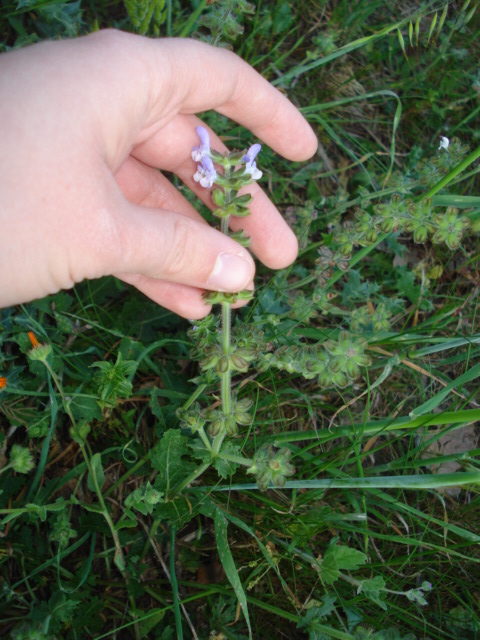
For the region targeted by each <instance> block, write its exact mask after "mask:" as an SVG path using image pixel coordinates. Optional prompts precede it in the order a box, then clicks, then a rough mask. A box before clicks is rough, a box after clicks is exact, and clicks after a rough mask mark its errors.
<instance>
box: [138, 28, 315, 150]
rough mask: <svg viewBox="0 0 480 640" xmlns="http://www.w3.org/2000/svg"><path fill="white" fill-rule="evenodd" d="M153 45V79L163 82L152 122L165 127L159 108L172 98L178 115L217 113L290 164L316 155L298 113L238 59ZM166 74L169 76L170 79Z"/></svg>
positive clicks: (172, 42) (203, 49) (156, 89)
mask: <svg viewBox="0 0 480 640" xmlns="http://www.w3.org/2000/svg"><path fill="white" fill-rule="evenodd" d="M148 42H149V45H150V47H151V52H152V56H151V57H150V63H151V64H153V67H154V68H153V69H152V68H150V73H151V74H152V76H153V80H154V81H155V75H157V79H158V82H154V85H153V87H152V92H151V96H150V99H151V100H152V103H151V109H152V111H151V116H150V117H151V118H152V117H153V119H155V116H157V117H158V119H159V120H160V121H163V125H164V124H166V122H165V117H164V115H163V114H162V115H163V118H162V115H161V114H160V113H159V111H158V107H160V108H161V109H164V108H165V96H168V97H169V99H168V102H169V103H170V105H171V106H173V110H176V112H177V113H182V114H194V113H200V112H203V111H208V110H210V109H214V110H216V111H217V112H218V113H220V114H222V115H225V116H227V117H228V118H231V119H232V120H235V122H238V123H239V124H241V125H243V126H244V127H246V128H248V129H250V131H251V132H252V133H254V134H255V135H256V136H257V137H258V138H259V139H260V140H262V141H263V142H265V143H266V144H268V145H269V146H270V147H271V148H272V149H274V150H275V151H277V152H278V153H280V154H281V155H282V156H284V157H286V158H288V159H290V160H306V159H307V158H310V157H311V156H312V155H313V154H314V153H315V151H316V149H317V139H316V136H315V134H314V132H313V130H312V129H311V127H310V125H309V124H308V122H307V121H306V120H305V118H304V117H303V116H302V115H301V113H300V112H299V110H298V109H297V108H296V107H295V106H294V105H293V104H292V103H291V102H290V100H288V99H287V98H286V97H285V96H284V95H283V94H282V93H280V91H278V90H277V89H275V88H274V87H273V86H272V85H271V84H270V83H269V82H268V81H267V80H265V79H264V78H262V76H261V75H260V74H259V73H257V71H255V70H254V69H253V68H252V67H251V66H250V65H249V64H247V63H246V62H244V61H243V60H242V59H241V58H239V57H238V56H237V55H235V54H234V53H232V52H230V51H227V50H225V49H219V48H216V47H212V46H210V45H207V44H204V43H201V42H197V41H194V40H186V39H178V38H172V39H167V40H163V41H161V42H160V43H159V42H158V41H157V42H155V41H148ZM165 68H169V70H170V73H167V74H165ZM155 69H156V70H157V71H156V72H155ZM174 105H175V106H176V109H175V106H174ZM170 113H172V112H170ZM173 115H174V113H172V117H173ZM152 124H153V123H152Z"/></svg>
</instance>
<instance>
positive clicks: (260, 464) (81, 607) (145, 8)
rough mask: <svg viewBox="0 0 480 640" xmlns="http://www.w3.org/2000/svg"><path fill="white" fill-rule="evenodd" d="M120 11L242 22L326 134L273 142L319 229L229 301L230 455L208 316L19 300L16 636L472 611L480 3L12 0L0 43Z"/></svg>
mask: <svg viewBox="0 0 480 640" xmlns="http://www.w3.org/2000/svg"><path fill="white" fill-rule="evenodd" d="M108 26H114V27H117V28H122V29H125V30H130V31H136V32H139V33H145V34H148V35H152V36H157V35H160V36H194V37H197V38H202V39H204V40H206V41H209V42H212V43H214V44H216V45H217V46H229V47H231V48H232V49H233V50H234V51H236V52H237V53H239V54H240V55H242V56H243V57H244V58H245V59H246V60H248V61H249V62H250V63H251V64H253V65H255V67H256V68H257V69H258V70H259V71H260V72H261V73H262V74H263V75H264V76H265V77H267V78H268V79H269V80H270V81H271V82H273V83H274V84H275V85H276V86H277V87H278V88H279V89H281V90H282V91H283V92H285V93H286V95H288V97H289V98H290V99H291V100H292V101H293V102H295V103H296V104H298V105H299V106H300V107H301V108H302V110H303V112H304V114H305V116H306V117H307V118H308V119H309V121H310V122H311V123H312V126H313V127H314V128H315V130H316V132H317V135H318V138H319V142H320V146H319V151H318V153H317V155H316V156H315V157H314V158H312V160H311V161H309V162H308V163H303V164H298V165H292V164H291V163H287V162H286V161H284V160H282V159H281V158H278V157H275V156H274V155H273V154H272V153H271V152H269V150H267V149H263V150H262V157H261V160H260V159H259V162H261V167H262V170H263V171H264V172H265V174H266V179H265V180H264V182H263V186H264V188H265V189H266V190H267V191H268V192H269V195H270V196H271V198H272V199H273V200H274V202H275V203H276V204H277V206H278V207H279V208H280V209H281V210H282V211H283V212H284V214H285V216H286V218H287V219H288V220H289V222H290V223H291V225H292V226H293V228H294V229H295V231H296V233H297V235H298V237H299V244H300V256H299V259H298V260H297V262H296V263H295V265H293V266H292V267H290V268H289V269H286V270H284V271H282V272H278V273H275V274H272V273H270V272H268V270H267V269H265V268H261V267H260V268H259V276H258V280H257V293H256V296H255V299H254V300H253V301H251V302H250V303H249V305H248V306H247V307H245V308H244V309H242V310H241V311H239V312H237V313H236V319H235V321H234V323H233V327H232V339H233V340H234V341H235V344H236V345H237V346H238V348H241V349H244V353H247V351H248V357H249V359H250V360H249V365H250V368H249V370H248V372H246V368H242V366H240V367H239V368H238V367H237V370H236V371H235V375H234V376H233V378H232V393H233V394H234V397H235V399H236V400H235V401H236V402H237V407H238V406H240V407H241V408H242V407H243V408H246V407H247V406H248V407H250V408H249V410H248V413H249V415H250V417H249V418H248V419H247V418H246V417H245V414H246V413H247V411H246V410H245V411H241V412H240V413H239V415H240V414H241V419H238V420H237V425H236V427H235V429H233V430H231V433H229V434H228V439H227V440H226V444H224V445H223V446H224V449H223V451H222V452H221V455H219V456H217V457H214V456H213V457H208V456H207V457H205V451H203V450H201V446H199V442H200V441H201V438H200V439H199V436H198V435H196V434H198V432H199V428H198V424H199V421H200V422H202V429H203V425H205V424H206V425H207V426H206V427H205V428H206V429H210V430H211V433H212V434H213V437H215V433H214V430H215V429H214V424H215V414H213V413H211V412H212V411H215V410H217V408H218V406H219V405H220V400H219V395H218V394H217V391H218V387H216V386H215V385H216V383H217V379H216V378H215V376H214V375H213V373H212V367H209V362H210V361H211V345H212V340H213V339H215V338H216V336H217V335H218V331H219V324H218V320H217V318H216V317H215V316H210V317H209V318H207V319H206V320H204V321H202V322H200V323H197V326H196V329H195V331H192V327H191V325H189V324H188V323H187V322H186V321H183V320H181V319H179V318H177V317H175V316H173V315H172V314H170V313H168V312H166V311H164V310H163V309H161V308H159V307H156V306H155V305H154V304H153V303H152V302H149V301H147V300H145V298H143V297H142V295H141V294H139V293H137V292H135V291H133V290H132V289H130V288H127V287H126V286H125V285H124V284H122V283H120V282H119V281H117V280H114V279H102V280H98V281H93V282H89V283H88V282H86V283H82V284H80V285H78V286H77V287H76V288H75V289H74V290H73V291H69V292H61V293H59V294H57V295H55V296H51V297H50V298H48V299H44V300H41V301H37V302H34V303H31V304H28V305H22V306H19V307H16V308H11V309H5V310H2V311H0V329H1V332H0V424H1V426H2V432H1V435H0V491H1V494H0V518H1V520H0V536H1V537H0V636H1V637H2V638H8V639H10V638H11V639H12V640H14V639H16V640H20V639H25V640H26V639H33V638H42V639H43V638H48V639H52V638H65V639H67V640H77V639H79V638H82V640H83V639H87V638H95V639H97V640H100V639H101V638H115V637H116V638H152V639H155V640H157V639H158V640H167V639H170V638H201V639H207V638H210V639H213V638H217V639H218V640H220V639H224V638H227V639H232V640H233V639H240V638H248V637H254V638H262V639H263V638H265V639H267V640H269V639H272V640H273V639H274V638H275V639H276V638H280V637H282V638H288V639H293V638H309V639H310V640H324V639H327V638H338V639H349V640H354V639H355V640H360V639H363V638H371V639H373V638H375V639H377V640H387V639H391V640H400V639H402V640H407V639H408V640H413V639H415V638H418V639H420V638H422V639H423V638H428V639H430V640H437V639H438V640H440V639H445V638H455V639H463V640H470V639H473V638H477V637H480V618H479V614H478V611H479V606H478V604H479V598H480V590H479V588H478V585H479V584H480V569H479V563H480V552H479V549H480V547H479V543H480V494H479V490H478V487H479V483H480V469H479V453H480V445H479V441H478V422H479V420H480V408H479V405H478V402H479V396H478V378H479V377H480V361H479V355H480V327H479V315H478V311H479V310H478V300H479V297H478V292H479V271H478V257H479V241H478V231H479V230H480V196H479V195H478V193H479V186H480V181H479V165H478V157H479V156H480V142H479V137H480V134H479V130H478V128H477V126H476V123H477V122H478V112H479V111H480V103H479V97H480V76H479V73H478V60H479V58H480V38H479V36H480V23H479V16H478V10H477V4H476V3H474V2H470V1H469V0H466V1H465V2H463V3H462V2H445V1H443V0H439V1H438V2H430V1H429V2H422V3H420V2H406V1H405V2H403V1H402V2H396V3H385V2H380V0H379V1H372V0H356V1H355V2H352V1H351V0H315V1H312V2H308V3H305V2H299V1H295V0H292V1H290V2H288V1H286V0H271V1H268V2H261V3H256V4H254V5H247V3H245V2H243V1H242V0H238V1H233V0H232V1H229V0H219V1H218V2H214V3H207V2H204V1H200V2H191V3H190V2H185V1H183V0H182V1H181V2H180V1H179V2H175V3H173V2H168V1H165V2H163V1H162V2H154V3H149V2H140V0H135V1H130V0H129V1H128V2H127V1H126V2H125V3H123V2H118V1H116V0H114V1H110V2H105V1H104V0H102V1H101V2H97V3H92V2H86V1H84V2H61V1H59V2H45V1H44V0H42V1H38V0H36V1H35V0H33V1H28V2H5V3H3V11H2V16H1V17H0V34H1V42H2V49H3V50H9V49H11V48H14V47H20V46H24V45H26V44H29V43H32V42H35V41H38V40H41V39H44V38H58V37H63V38H64V37H73V36H77V35H80V34H83V33H88V32H89V31H92V30H94V29H97V28H104V27H108ZM208 118H210V120H209V124H211V125H212V126H213V127H214V128H215V129H216V130H217V131H218V132H219V133H220V134H222V135H225V136H228V141H229V144H230V141H231V146H232V147H236V148H238V149H241V148H244V147H247V146H248V145H249V144H250V142H251V141H250V140H249V137H248V135H247V134H245V132H244V131H243V130H241V129H240V127H237V126H236V125H233V126H232V124H231V123H226V122H225V120H224V119H222V118H221V117H219V116H216V115H215V114H208ZM443 137H446V138H448V139H449V145H448V148H445V145H443V148H440V147H441V146H442V145H441V141H442V138H443ZM192 170H193V167H192ZM179 188H183V187H181V186H180V187H179ZM209 349H210V351H209ZM209 358H210V360H209ZM210 364H211V362H210ZM237 364H238V363H237ZM240 364H242V363H240ZM242 403H243V404H242ZM205 407H210V409H209V410H206V409H205ZM209 411H210V413H209ZM212 429H213V431H212ZM203 434H204V435H205V431H203ZM205 437H206V436H205ZM200 445H201V442H200ZM243 459H248V460H250V461H251V462H253V463H254V465H253V466H255V465H256V470H257V471H258V469H260V470H261V473H253V472H252V465H251V466H250V469H247V468H245V467H244V466H242V464H243V463H242V462H241V460H243ZM282 465H283V467H282ZM280 467H282V468H283V469H284V470H287V472H288V473H283V474H282V473H280V471H281V468H280ZM293 467H294V468H295V473H294V475H292V474H291V473H290V472H291V471H292V469H293ZM279 469H280V471H279ZM248 470H250V471H251V472H250V473H247V471H248ZM253 471H255V469H253ZM255 476H256V480H257V482H255ZM279 478H280V481H278V480H279ZM185 479H188V480H190V482H189V483H188V486H187V484H186V480H185ZM275 483H276V484H275Z"/></svg>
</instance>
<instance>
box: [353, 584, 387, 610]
mask: <svg viewBox="0 0 480 640" xmlns="http://www.w3.org/2000/svg"><path fill="white" fill-rule="evenodd" d="M384 589H385V580H384V579H383V578H382V576H375V577H374V578H370V579H368V580H363V581H362V582H361V583H360V585H359V587H358V589H357V593H363V594H364V595H366V596H367V598H368V599H369V600H371V601H372V602H375V604H377V605H378V606H380V607H381V608H382V609H383V610H384V611H386V610H387V605H386V604H385V602H384V601H383V598H382V591H383V590H384Z"/></svg>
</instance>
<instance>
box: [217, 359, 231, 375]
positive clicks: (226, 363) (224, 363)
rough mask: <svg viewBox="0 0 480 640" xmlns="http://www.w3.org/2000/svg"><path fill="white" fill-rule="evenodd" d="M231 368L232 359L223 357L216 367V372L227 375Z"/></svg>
mask: <svg viewBox="0 0 480 640" xmlns="http://www.w3.org/2000/svg"><path fill="white" fill-rule="evenodd" d="M229 368H230V359H229V358H228V356H222V357H221V358H219V360H218V362H217V364H216V365H215V371H216V372H217V373H226V372H227V371H228V369H229Z"/></svg>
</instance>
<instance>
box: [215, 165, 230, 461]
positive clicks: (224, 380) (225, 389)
mask: <svg viewBox="0 0 480 640" xmlns="http://www.w3.org/2000/svg"><path fill="white" fill-rule="evenodd" d="M231 171H232V169H231V167H230V166H229V165H226V166H225V178H226V179H227V180H228V178H230V174H231ZM224 191H225V204H226V205H228V204H230V203H231V201H232V190H231V189H228V188H225V189H224ZM229 219H230V216H226V217H225V218H222V221H221V226H220V230H221V232H222V233H223V234H224V235H226V236H228V221H229ZM231 325H232V310H231V306H230V304H229V303H228V302H222V351H223V355H224V356H227V357H228V356H229V355H230V338H231ZM220 388H221V398H222V413H223V415H224V417H225V418H227V416H229V415H230V414H231V411H232V373H231V371H230V367H228V368H227V370H226V371H225V372H224V373H222V374H221V375H220ZM224 439H225V430H223V431H222V432H220V433H219V434H218V436H215V438H214V440H213V448H212V455H213V456H215V455H217V454H218V452H219V451H220V447H221V446H222V443H223V440H224Z"/></svg>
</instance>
